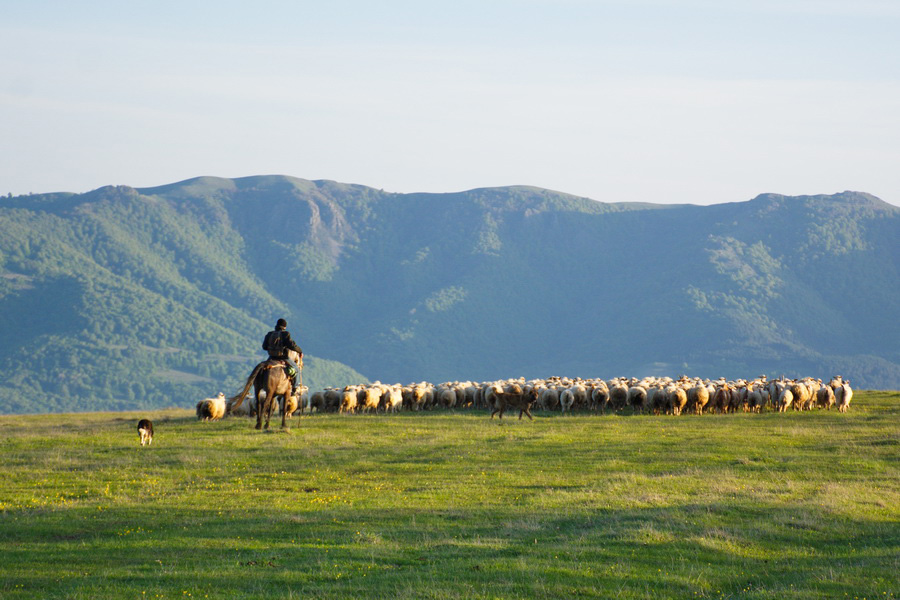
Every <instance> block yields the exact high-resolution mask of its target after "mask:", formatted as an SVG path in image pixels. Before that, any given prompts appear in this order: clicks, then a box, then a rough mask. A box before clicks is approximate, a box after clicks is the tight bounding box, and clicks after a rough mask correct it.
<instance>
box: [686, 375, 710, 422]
mask: <svg viewBox="0 0 900 600" xmlns="http://www.w3.org/2000/svg"><path fill="white" fill-rule="evenodd" d="M687 396H688V403H689V404H690V408H692V409H693V410H694V413H696V414H698V415H702V414H703V409H704V408H706V405H707V404H709V390H708V389H707V387H706V386H705V385H703V384H702V383H701V384H697V385H695V386H694V387H692V388H690V389H689V390H688V391H687Z"/></svg>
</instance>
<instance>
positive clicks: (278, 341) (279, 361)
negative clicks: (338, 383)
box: [227, 319, 303, 429]
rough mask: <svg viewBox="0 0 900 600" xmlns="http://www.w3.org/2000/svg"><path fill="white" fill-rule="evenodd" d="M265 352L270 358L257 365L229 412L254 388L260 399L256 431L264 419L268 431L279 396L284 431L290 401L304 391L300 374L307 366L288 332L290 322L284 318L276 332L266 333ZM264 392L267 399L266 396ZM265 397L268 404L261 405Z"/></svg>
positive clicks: (230, 401) (229, 404)
mask: <svg viewBox="0 0 900 600" xmlns="http://www.w3.org/2000/svg"><path fill="white" fill-rule="evenodd" d="M263 350H265V351H266V352H268V353H269V359H268V360H264V361H263V362H261V363H259V364H258V365H256V368H254V369H253V372H252V373H250V377H248V378H247V383H246V384H245V385H244V389H243V390H241V392H240V393H239V394H238V395H236V396H233V397H231V398H229V400H228V403H227V406H228V408H227V411H228V413H231V412H233V411H234V410H236V409H237V408H238V407H240V405H241V403H242V402H243V401H244V398H245V397H246V396H247V392H248V391H250V386H251V385H252V386H253V387H254V388H255V394H254V395H255V396H256V428H257V429H261V428H262V423H263V420H265V427H266V429H268V428H269V420H270V419H271V417H272V412H273V409H274V408H275V406H276V405H277V402H276V397H281V398H282V399H283V408H282V409H281V427H282V428H284V427H285V418H286V417H287V408H288V404H289V402H288V400H289V399H290V398H291V397H292V396H293V395H294V394H295V393H297V394H299V392H300V388H299V387H298V386H297V375H298V373H299V369H300V368H302V366H303V350H301V349H300V346H298V345H297V344H296V343H295V342H294V340H293V339H292V338H291V334H290V333H289V332H288V330H287V321H285V320H284V319H278V322H277V323H276V324H275V330H274V331H270V332H269V333H267V334H266V337H265V339H264V340H263ZM298 365H299V367H298ZM263 393H265V396H262V394H263ZM261 398H265V401H264V402H261V401H260V400H261Z"/></svg>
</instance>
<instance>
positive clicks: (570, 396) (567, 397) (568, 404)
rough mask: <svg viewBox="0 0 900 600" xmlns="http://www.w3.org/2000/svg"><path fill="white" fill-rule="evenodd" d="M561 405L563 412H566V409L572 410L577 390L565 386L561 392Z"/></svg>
mask: <svg viewBox="0 0 900 600" xmlns="http://www.w3.org/2000/svg"><path fill="white" fill-rule="evenodd" d="M559 406H560V408H561V409H562V413H563V414H566V411H569V412H571V411H572V407H574V406H575V392H573V391H572V388H565V389H564V390H563V391H561V392H560V393H559Z"/></svg>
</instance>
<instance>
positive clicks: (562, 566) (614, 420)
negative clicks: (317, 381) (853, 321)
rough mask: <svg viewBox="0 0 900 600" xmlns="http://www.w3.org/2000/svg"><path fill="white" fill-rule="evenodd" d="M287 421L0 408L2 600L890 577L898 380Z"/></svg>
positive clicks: (701, 590) (874, 594)
mask: <svg viewBox="0 0 900 600" xmlns="http://www.w3.org/2000/svg"><path fill="white" fill-rule="evenodd" d="M142 416H150V417H151V418H152V419H153V420H154V422H155V424H156V438H155V440H154V442H153V446H152V447H144V448H141V447H140V446H139V445H138V436H137V433H136V431H135V426H136V423H137V420H138V418H139V417H142ZM291 427H292V429H291V431H290V432H289V433H285V432H275V433H260V432H257V431H255V430H254V429H253V427H252V423H251V422H250V421H249V420H244V419H227V420H224V421H220V422H212V423H202V422H197V421H196V419H195V418H194V417H193V415H192V414H191V413H190V412H188V411H186V410H185V411H165V412H158V413H153V414H149V415H147V414H137V413H133V414H132V413H92V414H77V415H48V416H28V417H21V416H7V417H0V556H2V560H0V598H3V599H4V600H11V599H18V598H41V599H43V598H73V599H74V598H83V599H98V598H115V599H123V598H125V599H127V598H142V599H143V598H223V599H224V598H229V599H230V598H391V599H394V600H399V599H405V598H436V599H440V598H448V599H449V598H459V599H463V598H465V599H468V598H653V599H657V598H760V599H762V598H765V599H770V598H786V599H791V598H852V599H862V598H866V599H873V598H896V597H898V596H900V579H898V578H900V575H898V573H900V393H898V392H858V393H857V394H856V395H855V396H854V404H853V407H852V409H851V411H850V413H849V414H845V415H840V414H838V413H837V412H835V411H831V412H823V411H814V412H808V413H793V412H791V413H787V414H783V415H780V414H763V415H745V414H737V415H728V416H721V415H719V416H703V417H696V416H682V417H651V416H627V415H620V416H611V415H607V416H603V417H600V416H592V415H576V416H566V417H562V416H559V415H545V414H544V415H541V414H539V415H538V416H537V419H536V420H535V421H534V422H533V423H531V422H528V421H521V422H520V421H516V420H514V419H509V420H506V419H504V421H503V422H502V424H501V423H498V422H497V421H496V420H494V421H491V420H489V419H488V416H487V415H486V414H485V413H479V412H459V413H455V414H452V413H446V412H434V413H428V414H399V415H396V416H389V417H386V416H383V415H382V416H377V417H376V416H339V415H316V416H311V417H304V418H300V419H299V420H298V419H294V420H293V422H292V424H291Z"/></svg>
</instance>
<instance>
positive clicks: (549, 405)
mask: <svg viewBox="0 0 900 600" xmlns="http://www.w3.org/2000/svg"><path fill="white" fill-rule="evenodd" d="M540 406H541V409H542V410H553V409H554V408H556V407H557V406H559V390H558V389H556V386H552V387H547V388H544V389H543V391H542V392H541V398H540Z"/></svg>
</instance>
